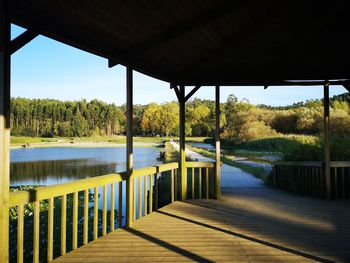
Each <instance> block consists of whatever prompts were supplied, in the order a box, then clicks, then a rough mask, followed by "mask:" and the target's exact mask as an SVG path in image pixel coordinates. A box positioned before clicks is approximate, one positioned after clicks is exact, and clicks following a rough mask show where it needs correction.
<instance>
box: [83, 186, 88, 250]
mask: <svg viewBox="0 0 350 263" xmlns="http://www.w3.org/2000/svg"><path fill="white" fill-rule="evenodd" d="M88 242H89V189H86V190H84V226H83V244H84V245H86V244H87V243H88Z"/></svg>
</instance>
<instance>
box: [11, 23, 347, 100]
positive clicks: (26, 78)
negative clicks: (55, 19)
mask: <svg viewBox="0 0 350 263" xmlns="http://www.w3.org/2000/svg"><path fill="white" fill-rule="evenodd" d="M21 32H23V29H22V28H19V27H17V26H14V25H13V26H12V38H14V37H15V36H17V35H19V34H20V33H21ZM107 64H108V63H107V60H106V59H104V58H100V57H97V56H95V55H92V54H89V53H86V52H84V51H81V50H78V49H75V48H72V47H70V46H67V45H65V44H62V43H59V42H57V41H54V40H51V39H48V38H46V37H42V36H39V37H37V38H36V39H34V40H33V41H32V42H30V43H29V44H27V45H26V46H25V47H23V48H22V49H21V50H19V51H17V52H16V53H15V54H14V55H12V73H11V78H12V87H11V92H12V96H13V97H26V98H53V99H60V100H79V99H82V98H85V99H87V100H92V99H94V98H97V99H100V100H103V101H106V102H109V103H112V102H114V103H116V104H117V105H121V104H123V103H125V98H126V93H125V85H126V83H125V68H124V67H123V66H116V67H114V68H111V69H110V68H108V66H107ZM188 90H190V88H188ZM322 92H323V89H322V87H321V86H319V87H296V86H294V87H269V88H268V89H267V90H264V89H263V87H222V88H221V101H222V102H224V101H225V100H226V99H227V97H228V95H229V94H235V96H236V97H238V98H239V99H243V98H247V99H248V100H249V101H250V102H252V103H253V104H260V103H264V104H269V105H288V104H292V103H294V102H298V101H303V100H307V99H316V98H321V97H322V96H323V93H322ZM344 92H345V89H344V88H343V87H341V86H332V87H331V88H330V95H331V96H333V95H335V94H341V93H344ZM194 97H197V98H201V99H214V88H213V87H202V88H201V89H200V90H199V91H198V92H197V93H196V94H195V96H194ZM172 100H176V96H175V94H174V91H173V90H170V89H169V84H168V83H166V82H163V81H159V80H157V79H154V78H151V77H148V76H145V75H143V74H140V73H137V72H135V73H134V104H147V103H150V102H158V103H162V102H167V101H172Z"/></svg>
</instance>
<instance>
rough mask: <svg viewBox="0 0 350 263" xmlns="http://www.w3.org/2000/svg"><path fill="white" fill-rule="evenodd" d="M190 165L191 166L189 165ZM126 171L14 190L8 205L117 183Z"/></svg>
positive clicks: (161, 168)
mask: <svg viewBox="0 0 350 263" xmlns="http://www.w3.org/2000/svg"><path fill="white" fill-rule="evenodd" d="M178 165H179V164H178V163H177V162H173V163H166V164H161V165H155V166H150V167H144V168H140V169H135V170H134V171H133V177H134V178H138V177H141V176H144V175H147V174H156V173H159V172H165V171H169V170H172V169H176V168H178ZM191 167H192V166H191ZM126 175H127V173H126V172H121V173H112V174H108V175H101V176H96V177H91V178H86V179H81V180H76V181H72V182H67V183H61V184H56V185H50V186H44V187H39V188H35V189H31V190H23V191H16V192H11V193H10V205H9V206H10V207H13V206H18V205H24V204H28V203H32V202H35V201H41V200H45V199H48V198H52V197H57V196H62V195H64V194H71V193H74V192H80V191H83V190H86V189H90V188H95V187H99V186H103V185H106V184H111V183H118V182H122V181H124V180H125V177H126Z"/></svg>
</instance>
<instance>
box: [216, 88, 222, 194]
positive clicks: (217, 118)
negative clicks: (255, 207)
mask: <svg viewBox="0 0 350 263" xmlns="http://www.w3.org/2000/svg"><path fill="white" fill-rule="evenodd" d="M220 152H221V151H220V86H216V87H215V198H216V199H220V197H221V188H220V184H221V167H220Z"/></svg>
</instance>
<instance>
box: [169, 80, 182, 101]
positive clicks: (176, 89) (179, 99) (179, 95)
mask: <svg viewBox="0 0 350 263" xmlns="http://www.w3.org/2000/svg"><path fill="white" fill-rule="evenodd" d="M170 88H171V89H174V91H175V94H176V97H177V100H178V101H179V102H180V101H183V100H184V96H183V95H182V94H181V93H180V91H179V88H178V86H177V85H174V84H170Z"/></svg>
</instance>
